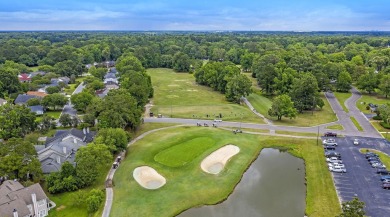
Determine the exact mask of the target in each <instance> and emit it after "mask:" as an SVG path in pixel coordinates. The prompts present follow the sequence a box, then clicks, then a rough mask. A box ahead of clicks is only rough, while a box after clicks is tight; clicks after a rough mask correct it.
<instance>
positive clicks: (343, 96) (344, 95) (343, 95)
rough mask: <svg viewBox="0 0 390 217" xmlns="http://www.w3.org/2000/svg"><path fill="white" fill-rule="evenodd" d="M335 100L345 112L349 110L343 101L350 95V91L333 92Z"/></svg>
mask: <svg viewBox="0 0 390 217" xmlns="http://www.w3.org/2000/svg"><path fill="white" fill-rule="evenodd" d="M333 94H334V95H335V97H336V98H337V100H338V101H339V103H340V105H341V107H343V109H344V111H345V112H349V111H348V109H347V107H345V104H344V103H345V101H346V100H347V99H348V98H349V97H351V96H352V93H349V92H348V93H339V92H333Z"/></svg>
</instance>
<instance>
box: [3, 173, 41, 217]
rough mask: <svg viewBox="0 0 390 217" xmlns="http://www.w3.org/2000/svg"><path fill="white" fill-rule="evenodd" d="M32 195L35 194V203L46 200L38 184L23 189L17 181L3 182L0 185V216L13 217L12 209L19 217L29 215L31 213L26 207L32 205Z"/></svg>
mask: <svg viewBox="0 0 390 217" xmlns="http://www.w3.org/2000/svg"><path fill="white" fill-rule="evenodd" d="M32 194H35V196H36V199H37V201H40V200H44V199H46V200H48V198H47V196H46V194H45V192H44V191H43V189H42V187H41V186H40V185H39V184H38V183H36V184H34V185H31V186H29V187H23V186H22V185H21V184H20V183H19V182H18V181H11V180H7V181H4V182H3V184H2V185H0V216H1V217H13V211H14V209H15V210H16V211H17V212H18V215H19V216H28V215H30V214H31V213H30V210H29V208H28V207H27V205H30V204H33V201H32V197H31V195H32ZM33 209H34V207H33Z"/></svg>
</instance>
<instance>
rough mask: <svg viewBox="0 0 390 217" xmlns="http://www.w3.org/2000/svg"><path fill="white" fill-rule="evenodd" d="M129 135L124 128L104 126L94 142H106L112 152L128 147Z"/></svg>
mask: <svg viewBox="0 0 390 217" xmlns="http://www.w3.org/2000/svg"><path fill="white" fill-rule="evenodd" d="M129 137H130V136H129V135H128V134H127V133H126V131H124V130H123V129H122V128H104V129H101V130H99V133H98V134H97V136H96V138H95V140H94V143H97V144H105V145H107V146H108V148H109V149H110V150H111V151H112V152H117V151H122V150H124V149H126V147H127V143H128V142H129Z"/></svg>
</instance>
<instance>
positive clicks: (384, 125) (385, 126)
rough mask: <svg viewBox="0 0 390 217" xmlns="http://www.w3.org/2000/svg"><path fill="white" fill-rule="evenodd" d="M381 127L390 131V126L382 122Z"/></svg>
mask: <svg viewBox="0 0 390 217" xmlns="http://www.w3.org/2000/svg"><path fill="white" fill-rule="evenodd" d="M380 125H381V126H382V127H384V128H386V129H390V124H386V123H385V122H380Z"/></svg>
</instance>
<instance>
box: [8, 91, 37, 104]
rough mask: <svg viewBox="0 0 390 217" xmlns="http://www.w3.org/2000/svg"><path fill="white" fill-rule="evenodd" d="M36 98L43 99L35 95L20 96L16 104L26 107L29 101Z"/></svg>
mask: <svg viewBox="0 0 390 217" xmlns="http://www.w3.org/2000/svg"><path fill="white" fill-rule="evenodd" d="M34 98H38V99H42V97H39V96H35V95H27V94H19V95H18V97H16V99H15V101H14V103H15V104H17V105H25V104H27V101H28V100H30V99H34Z"/></svg>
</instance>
